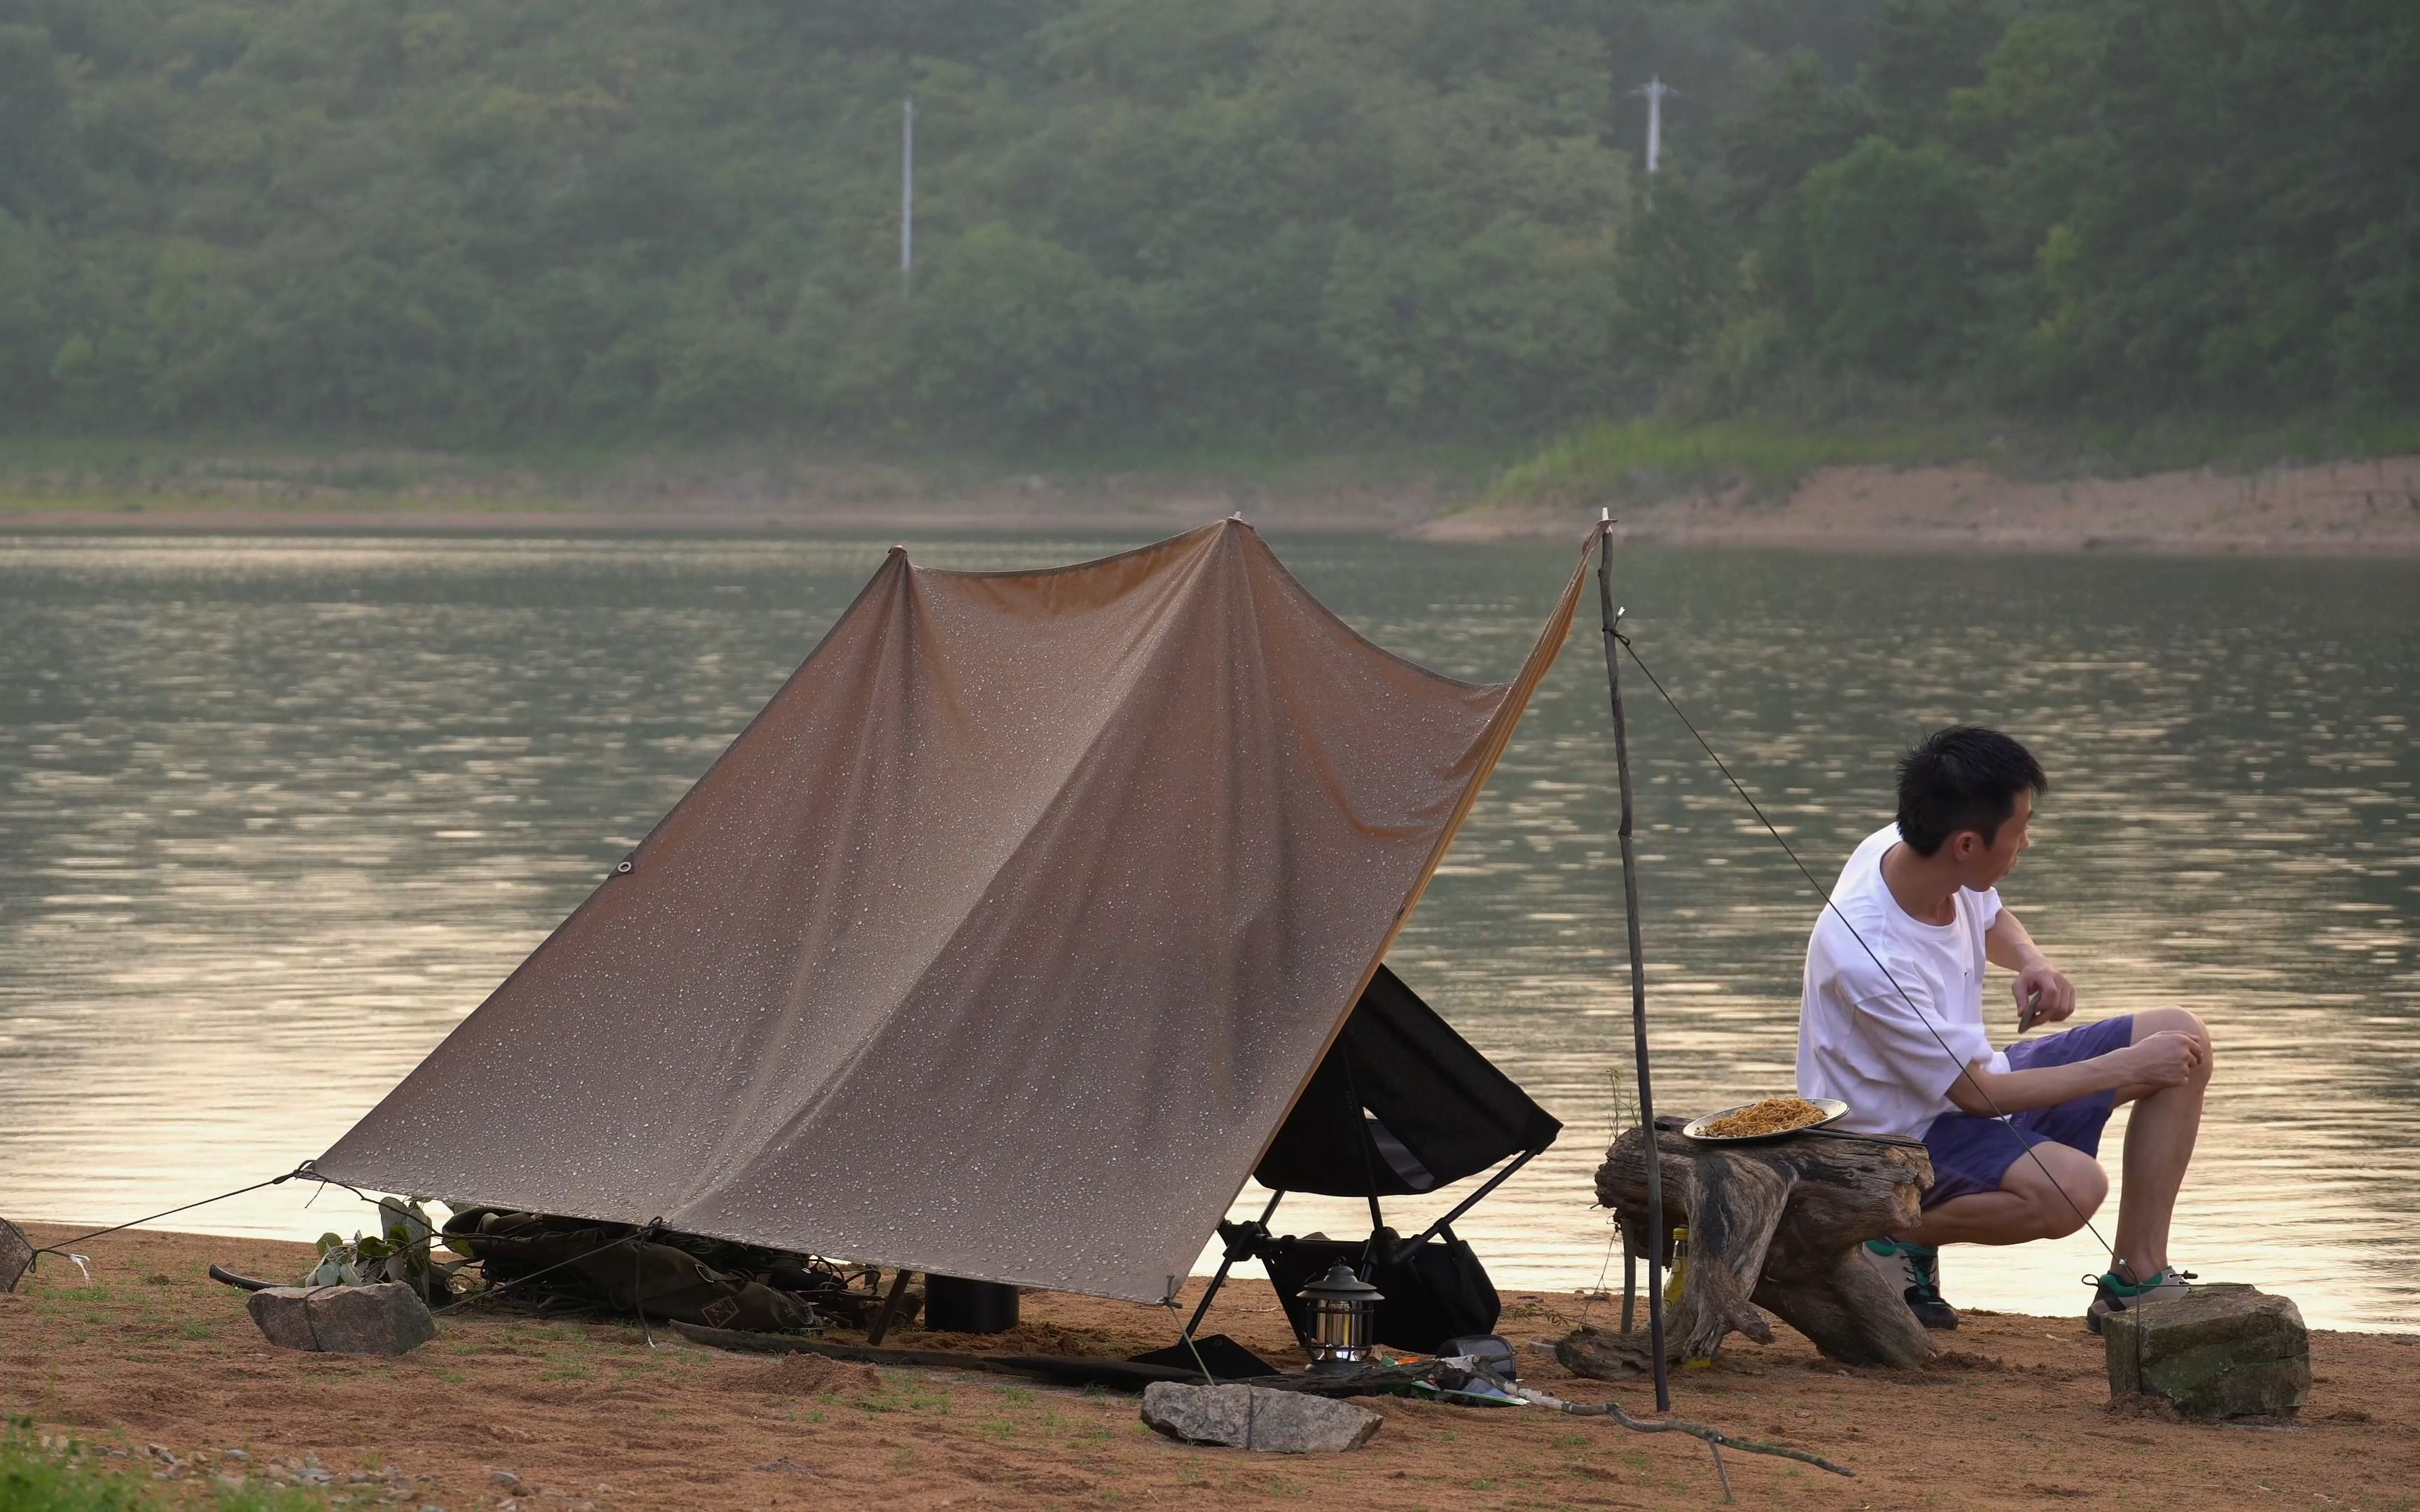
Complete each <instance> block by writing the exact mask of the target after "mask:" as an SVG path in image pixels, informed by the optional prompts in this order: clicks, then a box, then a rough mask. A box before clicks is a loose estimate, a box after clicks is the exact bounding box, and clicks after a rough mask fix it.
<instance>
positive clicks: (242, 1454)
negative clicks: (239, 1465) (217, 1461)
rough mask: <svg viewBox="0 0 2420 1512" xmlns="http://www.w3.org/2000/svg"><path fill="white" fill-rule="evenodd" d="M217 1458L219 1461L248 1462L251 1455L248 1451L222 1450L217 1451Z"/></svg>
mask: <svg viewBox="0 0 2420 1512" xmlns="http://www.w3.org/2000/svg"><path fill="white" fill-rule="evenodd" d="M219 1458H221V1459H233V1460H237V1461H239V1462H241V1461H248V1460H250V1459H251V1458H252V1455H251V1454H250V1453H249V1452H248V1451H246V1450H242V1449H222V1450H221V1451H219Z"/></svg>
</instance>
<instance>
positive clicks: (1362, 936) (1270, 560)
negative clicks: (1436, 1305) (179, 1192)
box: [318, 520, 1586, 1301]
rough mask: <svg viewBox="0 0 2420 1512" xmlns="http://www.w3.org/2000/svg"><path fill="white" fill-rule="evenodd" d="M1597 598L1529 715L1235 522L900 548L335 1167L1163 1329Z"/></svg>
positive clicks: (1547, 643) (388, 1181)
mask: <svg viewBox="0 0 2420 1512" xmlns="http://www.w3.org/2000/svg"><path fill="white" fill-rule="evenodd" d="M1585 564H1586V563H1585V559H1584V560H1583V563H1582V566H1583V568H1584V567H1585ZM1580 582H1581V578H1580V574H1579V573H1578V572H1575V574H1574V575H1573V579H1572V581H1571V584H1570V586H1569V587H1567V588H1566V589H1565V590H1564V592H1563V595H1562V598H1561V600H1560V601H1559V603H1558V604H1557V606H1556V609H1555V612H1554V616H1553V618H1552V619H1551V620H1549V621H1548V623H1547V625H1546V626H1545V628H1544V632H1543V633H1542V634H1541V635H1540V636H1539V639H1538V642H1537V646H1536V649H1535V650H1533V651H1532V652H1531V654H1530V656H1529V657H1528V661H1527V663H1526V664H1525V665H1524V666H1523V667H1522V669H1521V671H1520V674H1519V676H1518V677H1517V678H1516V679H1515V680H1514V681H1513V682H1512V683H1511V684H1507V685H1489V686H1481V685H1477V684H1470V683H1462V682H1456V681H1454V680H1452V679H1450V678H1446V677H1441V676H1438V675H1437V674H1435V673H1434V672H1431V671H1425V670H1423V669H1421V668H1419V667H1417V666H1414V665H1413V664H1411V663H1410V662H1407V661H1404V660H1403V659H1402V658H1400V657H1397V656H1392V655H1390V654H1388V653H1387V652H1385V651H1383V650H1381V649H1379V648H1378V647H1377V646H1375V645H1373V644H1372V643H1370V642H1369V641H1367V640H1363V639H1362V638H1361V637H1360V636H1358V635H1357V634H1355V633H1354V632H1353V631H1352V630H1351V629H1349V628H1348V627H1346V626H1345V625H1344V624H1343V623H1342V621H1340V620H1338V619H1337V618H1336V617H1335V616H1334V615H1333V614H1331V613H1329V612H1328V611H1327V610H1326V609H1325V608H1323V607H1322V606H1321V605H1320V604H1319V603H1318V601H1317V600H1315V599H1313V598H1312V597H1311V594H1309V593H1308V592H1306V591H1305V590H1304V589H1303V587H1302V585H1301V584H1300V583H1298V582H1296V581H1295V579H1293V577H1291V576H1290V575H1289V574H1288V573H1287V572H1286V571H1285V569H1284V568H1283V567H1282V566H1280V564H1279V563H1278V560H1277V558H1276V557H1275V556H1274V555H1273V554H1272V553H1271V552H1270V550H1269V548H1267V546H1265V545H1264V543H1263V542H1262V540H1261V539H1260V537H1259V535H1258V534H1257V533H1256V532H1253V531H1252V530H1251V529H1250V528H1249V527H1247V526H1245V525H1244V524H1242V523H1240V522H1239V521H1234V520H1227V521H1221V522H1220V523H1218V524H1216V525H1211V526H1208V527H1205V528H1203V529H1201V530H1197V531H1193V532H1188V533H1187V534H1184V535H1180V536H1176V537H1174V538H1172V539H1171V540H1167V541H1162V542H1160V543H1159V544H1157V545H1156V546H1149V547H1145V548H1141V549H1140V550H1135V551H1129V552H1126V553H1125V554H1123V555H1120V556H1114V557H1109V558H1107V559H1105V560H1102V561H1099V562H1092V563H1084V564H1082V565H1079V566H1073V567H1066V568H1063V569H1059V570H1056V571H1046V572H1004V573H964V572H942V571H935V570H932V569H929V568H922V567H917V566H914V565H912V564H911V563H909V562H908V560H907V553H906V551H905V550H904V549H901V548H894V549H893V550H892V553H891V556H890V559H889V560H888V561H887V562H885V563H883V565H882V567H881V569H880V570H879V571H877V572H876V574H875V576H874V579H873V580H872V581H871V582H869V583H868V584H867V585H866V587H865V589H864V591H863V592H862V593H861V594H859V595H858V598H857V600H856V602H855V603H854V604H852V605H851V606H850V607H849V609H848V610H847V611H846V612H845V614H843V615H842V616H841V618H840V620H839V622H838V623H837V624H835V625H833V626H832V628H831V630H830V633H829V634H828V635H826V636H825V638H824V640H823V642H822V643H821V644H820V645H818V646H817V647H816V648H815V650H814V654H813V655H811V656H808V658H807V660H806V662H805V664H804V665H803V666H801V667H800V668H799V670H798V671H797V672H796V673H795V674H793V675H792V676H791V678H790V680H789V681H788V683H786V684H785V685H784V686H783V688H782V690H781V691H780V692H779V693H777V694H776V695H774V698H773V701H772V702H770V703H768V704H767V705H766V707H765V709H764V711H763V712H762V713H760V714H759V715H758V716H757V717H756V718H755V719H754V720H753V721H752V722H751V723H750V724H749V726H748V728H747V729H746V730H745V731H743V732H741V733H740V735H739V738H738V739H737V740H736V741H735V742H733V744H732V746H731V748H729V749H728V750H726V751H725V752H723V754H722V756H721V759H720V760H718V761H717V762H716V763H715V764H714V765H713V766H712V768H710V769H709V770H708V771H707V772H706V776H705V777H703V778H702V779H699V781H698V783H697V785H696V786H695V787H694V788H692V789H690V792H689V794H688V795H687V796H685V797H684V798H682V800H681V801H680V803H679V805H678V806H677V807H675V809H674V810H673V811H672V812H671V813H670V814H668V815H667V816H666V817H665V818H664V820H663V821H662V822H661V823H660V824H659V825H657V826H656V828H655V830H654V831H653V832H652V833H650V834H649V835H648V836H647V838H646V839H645V841H643V842H642V843H641V844H640V846H639V848H638V849H637V850H636V851H635V852H633V853H632V854H631V856H630V857H629V859H628V862H626V863H625V864H624V867H623V868H622V869H617V871H616V872H615V874H614V875H613V876H612V877H611V878H609V879H608V880H607V881H606V882H605V884H604V885H603V886H601V887H598V888H597V891H596V892H595V893H594V894H593V895H592V896H591V897H590V898H589V899H588V901H587V902H585V903H582V905H581V906H580V908H579V909H578V910H577V911H576V912H574V913H573V914H572V916H571V917H570V918H568V919H566V921H565V922H564V924H563V925H562V927H561V928H559V929H558V930H556V931H555V933H554V934H553V935H552V936H551V938H549V939H548V940H547V942H546V943H545V944H544V945H542V946H540V947H539V948H538V949H537V950H536V952H535V954H533V955H532V956H531V957H530V958H529V960H528V961H526V962H524V963H523V964H522V965H521V966H520V969H519V970H517V971H515V972H514V973H513V975H512V976H511V977H510V978H508V979H506V980H505V981H504V985H502V986H501V987H499V988H497V989H496V991H495V994H494V995H492V996H490V997H489V999H488V1001H487V1002H486V1003H485V1004H483V1005H482V1006H481V1007H480V1008H479V1010H478V1011H476V1012H474V1013H473V1014H472V1015H471V1016H470V1017H469V1018H467V1019H465V1020H464V1021H463V1022H462V1024H461V1025H460V1026H458V1027H457V1028H456V1029H455V1030H454V1032H453V1033H452V1034H451V1035H449V1036H448V1037H447V1038H446V1040H445V1041H444V1042H443V1043H442V1044H441V1045H439V1046H438V1047H437V1049H436V1050H435V1051H434V1052H433V1053H432V1054H431V1055H430V1056H429V1057H428V1058H427V1060H426V1061H424V1062H422V1063H421V1065H420V1066H419V1068H418V1069H416V1070H415V1071H413V1072H411V1075H410V1076H408V1077H406V1078H405V1079H404V1081H403V1083H402V1084H401V1085H400V1086H398V1087H397V1088H396V1089H395V1090H394V1091H393V1092H391V1093H390V1094H388V1096H387V1097H386V1099H385V1101H383V1102H381V1103H380V1104H379V1105H378V1106H377V1107H376V1108H375V1109H373V1110H372V1111H371V1112H370V1114H369V1116H368V1117H366V1118H365V1119H362V1121H361V1122H360V1123H359V1124H358V1125H356V1126H355V1127H354V1128H353V1129H352V1131H351V1132H350V1133H349V1134H346V1135H345V1136H344V1137H343V1138H342V1139H340V1140H338V1141H337V1142H336V1145H335V1147H334V1149H330V1150H329V1151H328V1152H327V1154H326V1155H324V1156H323V1157H321V1158H320V1160H319V1161H318V1169H319V1170H321V1171H322V1172H324V1173H325V1174H327V1175H329V1176H332V1177H334V1178H335V1179H337V1180H344V1181H349V1182H352V1183H354V1184H356V1185H360V1186H365V1187H370V1188H375V1189H377V1190H380V1191H388V1192H408V1193H417V1194H422V1195H425V1196H436V1197H446V1198H450V1199H455V1200H469V1199H476V1200H478V1201H481V1202H485V1203H490V1204H495V1205H499V1206H504V1207H512V1208H520V1209H528V1210H532V1211H543V1212H555V1213H566V1214H573V1215H577V1216H580V1217H585V1218H596V1219H604V1220H609V1221H613V1222H620V1223H633V1224H640V1223H646V1222H648V1221H650V1220H654V1219H661V1220H663V1222H664V1223H665V1224H666V1225H668V1226H669V1227H673V1228H676V1229H680V1230H684V1231H687V1232H691V1233H698V1234H706V1235H713V1236H716V1237H719V1238H724V1239H731V1240H737V1241H741V1242H749V1243H757V1244H767V1245H772V1246H776V1247H779V1248H783V1249H797V1250H805V1251H810V1252H813V1253H817V1254H823V1255H832V1256H845V1257H850V1258H853V1259H859V1260H870V1261H878V1262H882V1263H886V1264H891V1265H899V1266H906V1267H908V1268H910V1269H914V1270H919V1271H934V1272H939V1273H944V1274H950V1275H961V1276H970V1277H976V1278H979V1279H983V1280H989V1281H1007V1282H1016V1283H1022V1284H1026V1285H1032V1286H1041V1287H1049V1288H1059V1289H1063V1290H1070V1291H1084V1292H1092V1293H1095V1294H1098V1295H1102V1296H1111V1297H1124V1298H1130V1299H1134V1300H1137V1301H1156V1300H1158V1299H1159V1298H1160V1297H1161V1296H1162V1295H1163V1293H1165V1292H1167V1291H1168V1290H1169V1288H1171V1284H1172V1278H1177V1277H1182V1276H1183V1275H1184V1274H1185V1273H1187V1271H1189V1270H1190V1269H1191V1267H1192V1263H1193V1260H1194V1258H1195V1257H1196V1255H1197V1254H1198V1252H1199V1249H1200V1246H1201V1244H1202V1242H1203V1239H1204V1237H1205V1236H1206V1235H1208V1234H1209V1233H1210V1232H1211V1229H1212V1227H1213V1226H1214V1225H1215V1224H1216V1223H1217V1221H1218V1217H1219V1216H1220V1214H1221V1213H1222V1212H1223V1211H1225V1208H1226V1206H1227V1203H1228V1202H1229V1200H1230V1199H1231V1198H1232V1197H1233V1195H1234V1193H1235V1191H1236V1189H1237V1188H1238V1187H1239V1186H1240V1185H1241V1184H1242V1183H1243V1180H1244V1178H1245V1176H1246V1174H1247V1173H1249V1171H1250V1170H1251V1168H1252V1165H1253V1162H1254V1161H1255V1160H1256V1159H1257V1158H1258V1156H1259V1155H1260V1153H1261V1150H1262V1149H1263V1148H1264V1146H1265V1145H1266V1144H1267V1142H1268V1141H1269V1139H1270V1137H1271V1136H1272V1134H1274V1133H1275V1131H1276V1129H1277V1128H1278V1125H1279V1123H1280V1120H1282V1119H1284V1117H1285V1115H1286V1112H1287V1110H1288V1108H1290V1107H1291V1106H1292V1105H1293V1103H1294V1101H1295V1097H1296V1095H1297V1094H1298V1093H1299V1092H1300V1091H1301V1089H1302V1087H1303V1085H1304V1083H1305V1082H1306V1081H1307V1080H1308V1078H1309V1077H1310V1075H1311V1072H1312V1070H1313V1069H1314V1068H1315V1067H1316V1066H1317V1065H1318V1063H1319V1060H1320V1057H1321V1055H1322V1054H1323V1052H1324V1051H1325V1050H1326V1046H1327V1043H1328V1041H1329V1040H1330V1039H1331V1038H1332V1037H1333V1036H1334V1034H1335V1033H1336V1032H1337V1030H1338V1029H1339V1027H1340V1026H1342V1023H1343V1020H1344V1016H1345V1014H1346V1011H1348V1010H1349V1009H1350V1008H1351V1007H1352V1006H1353V1003H1354V1001H1355V999H1356V998H1357V995H1359V993H1360V990H1361V987H1362V984H1363V983H1364V982H1365V981H1367V980H1369V978H1370V976H1371V974H1372V973H1373V971H1374V970H1375V969H1376V967H1377V964H1378V962H1379V960H1380V958H1381V957H1382V956H1383V955H1384V953H1385V951H1386V949H1387V947H1388V943H1389V942H1390V941H1391V940H1392V939H1393V937H1394V934H1395V932H1396V931H1397V930H1398V929H1399V928H1401V926H1402V924H1403V921H1404V917H1405V916H1406V915H1408V914H1409V913H1410V911H1411V908H1412V905H1413V903H1415V902H1416V901H1417V900H1418V898H1419V893H1420V889H1421V888H1422V887H1423V886H1424V885H1425V884H1426V883H1427V881H1428V878H1429V875H1430V873H1431V872H1432V871H1433V870H1434V869H1435V866H1436V863H1437V862H1438V860H1439V859H1440V858H1441V857H1442V856H1443V855H1444V853H1445V848H1446V846H1447V844H1448V843H1449V842H1450V841H1451V839H1452V836H1453V832H1454V830H1455V828H1456V827H1457V826H1458V825H1460V824H1461V822H1462V819H1463V816H1464V815H1465V814H1466V812H1467V811H1468V810H1469V808H1470V805H1471V803H1472V802H1473V800H1474V799H1476V797H1477V796H1478V793H1479V789H1480V785H1481V783H1482V782H1483V781H1484V780H1485V779H1486V777H1487V774H1488V771H1489V769H1490V768H1492V767H1493V766H1494V765H1495V763H1496V760H1497V756H1498V755H1500V754H1501V752H1502V750H1503V748H1504V744H1505V742H1506V740H1507V739H1509V738H1510V736H1511V734H1512V726H1513V722H1514V721H1515V720H1516V719H1517V718H1518V717H1519V715H1520V711H1521V708H1522V706H1523V705H1524V704H1525V703H1526V702H1528V698H1529V695H1530V693H1531V692H1532V691H1533V690H1534V688H1535V687H1536V686H1537V683H1538V679H1539V678H1540V677H1542V676H1543V675H1544V672H1545V670H1546V668H1547V666H1548V665H1549V664H1550V663H1551V662H1552V661H1553V659H1554V656H1555V654H1556V652H1557V651H1558V650H1559V648H1560V646H1561V644H1562V642H1563V640H1564V638H1565V637H1566V635H1567V634H1568V633H1569V631H1570V627H1571V621H1572V614H1573V609H1574V606H1575V604H1576V603H1577V600H1578V594H1579V588H1580Z"/></svg>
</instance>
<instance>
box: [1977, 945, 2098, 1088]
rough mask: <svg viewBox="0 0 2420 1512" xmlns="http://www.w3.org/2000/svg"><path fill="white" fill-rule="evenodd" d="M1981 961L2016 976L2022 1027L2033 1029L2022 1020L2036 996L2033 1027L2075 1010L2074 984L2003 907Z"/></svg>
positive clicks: (2018, 1009) (2053, 1021) (2062, 1017)
mask: <svg viewBox="0 0 2420 1512" xmlns="http://www.w3.org/2000/svg"><path fill="white" fill-rule="evenodd" d="M1983 959H1984V960H1986V961H1989V962H1991V963H1992V964H1993V965H1995V966H2006V967H2008V968H2009V970H2010V971H2013V972H2015V973H2016V974H2017V980H2016V989H2015V990H2016V997H2017V1022H2018V1024H2019V1025H2020V1026H2024V1027H2028V1028H2030V1027H2031V1026H2032V1025H2030V1024H2027V1023H2026V1021H2025V1001H2026V999H2028V998H2030V997H2032V996H2033V995H2034V994H2036V993H2040V994H2041V1011H2040V1013H2038V1014H2036V1015H2035V1016H2034V1018H2033V1021H2032V1022H2033V1024H2056V1023H2058V1022H2059V1021H2061V1020H2062V1019H2065V1018H2067V1017H2068V1016H2069V1015H2071V1014H2072V1013H2073V1012H2074V1011H2075V983H2073V982H2071V981H2070V980H2067V973H2066V972H2064V971H2061V970H2059V969H2058V968H2057V967H2055V966H2054V965H2052V964H2050V962H2049V961H2048V960H2047V959H2045V958H2044V957H2043V955H2042V953H2041V948H2040V947H2039V946H2037V945H2035V944H2034V937H2033V936H2032V935H2030V934H2028V933H2025V926H2024V924H2023V923H2022V922H2020V921H2019V919H2018V918H2017V916H2016V914H2015V913H2014V912H2012V911H2010V910H2009V909H2008V908H2006V907H2003V908H2002V909H2001V910H2000V917H1999V918H1995V919H1993V921H1992V927H1991V928H1990V929H1987V930H1985V931H1984V932H1983ZM2111 1085H2112V1086H2115V1085H2116V1084H2115V1083H2112V1084H2111ZM2087 1090H2090V1091H2096V1092H2097V1091H2099V1090H2101V1088H2097V1087H2095V1088H2087ZM2071 1095H2075V1096H2082V1095H2083V1094H2082V1093H2075V1094H2071ZM2065 1101H2066V1099H2065V1098H2053V1099H2052V1100H2051V1102H2053V1103H2063V1102H2065ZM2049 1105H2050V1103H2027V1104H2026V1106H2028V1107H2048V1106H2049Z"/></svg>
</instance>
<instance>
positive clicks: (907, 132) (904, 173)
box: [899, 100, 916, 300]
mask: <svg viewBox="0 0 2420 1512" xmlns="http://www.w3.org/2000/svg"><path fill="white" fill-rule="evenodd" d="M899 104H900V110H899V297H900V298H901V299H903V300H904V299H906V298H907V293H908V289H909V286H910V282H911V280H912V279H913V277H914V274H915V271H916V101H915V100H901V101H900V102H899Z"/></svg>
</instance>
